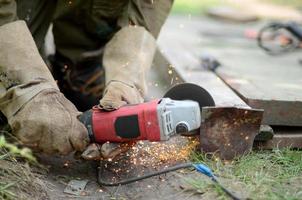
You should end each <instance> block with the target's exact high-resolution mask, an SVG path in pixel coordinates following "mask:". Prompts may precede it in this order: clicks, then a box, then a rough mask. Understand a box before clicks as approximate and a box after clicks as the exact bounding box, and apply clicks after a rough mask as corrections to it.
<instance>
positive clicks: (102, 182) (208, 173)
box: [97, 162, 240, 200]
mask: <svg viewBox="0 0 302 200" xmlns="http://www.w3.org/2000/svg"><path fill="white" fill-rule="evenodd" d="M184 168H195V169H196V166H195V165H194V164H193V163H190V162H189V163H182V164H178V165H175V166H172V167H169V168H166V169H163V170H160V171H157V172H151V173H147V174H145V175H143V176H139V177H133V178H128V179H124V180H122V181H118V182H107V181H105V180H103V179H102V178H101V177H102V176H101V175H102V168H101V169H98V173H97V174H98V176H97V181H98V183H99V184H100V185H101V186H110V187H112V186H119V185H126V184H129V183H133V182H136V181H140V180H143V179H146V178H150V177H153V176H158V175H161V174H165V173H168V172H172V171H176V170H179V169H184ZM207 170H208V171H207ZM198 171H199V172H200V173H203V174H205V175H206V176H208V177H210V178H211V180H212V181H213V182H214V183H215V184H216V185H217V186H219V187H220V188H221V189H222V190H223V191H224V192H225V193H226V194H227V195H229V196H230V197H231V198H232V199H233V200H240V198H239V197H237V196H236V195H234V194H233V193H232V192H231V191H230V190H228V189H226V188H225V187H224V186H223V185H222V184H220V182H219V181H218V179H217V177H216V176H214V174H213V173H212V171H211V170H210V169H206V171H204V172H202V170H198Z"/></svg>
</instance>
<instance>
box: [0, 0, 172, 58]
mask: <svg viewBox="0 0 302 200" xmlns="http://www.w3.org/2000/svg"><path fill="white" fill-rule="evenodd" d="M172 3H173V0H16V1H15V0H0V26H1V25H3V24H5V23H8V22H11V21H13V20H16V19H23V20H25V21H26V22H27V24H28V27H29V29H30V31H31V33H32V35H33V37H34V39H35V42H36V44H37V46H38V48H39V49H40V48H41V47H42V46H43V42H44V38H45V34H46V32H47V30H48V27H49V24H50V23H51V22H52V23H53V34H54V39H55V45H56V50H57V52H59V53H60V54H61V55H63V56H65V57H67V58H69V59H70V60H72V61H77V60H78V58H79V56H80V55H82V53H83V52H86V51H93V50H96V49H99V48H101V47H102V46H104V45H105V44H106V43H107V42H108V40H109V39H110V38H111V37H112V35H113V34H114V33H115V32H117V31H118V30H119V29H120V28H121V27H123V26H127V25H128V24H135V25H140V26H144V27H145V28H146V29H147V30H148V31H150V32H151V33H152V35H153V36H154V37H157V36H158V34H159V31H160V28H161V26H162V25H163V23H164V21H165V19H166V17H167V15H168V13H169V11H170V8H171V6H172Z"/></svg>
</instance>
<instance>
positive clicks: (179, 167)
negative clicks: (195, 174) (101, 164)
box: [98, 163, 193, 186]
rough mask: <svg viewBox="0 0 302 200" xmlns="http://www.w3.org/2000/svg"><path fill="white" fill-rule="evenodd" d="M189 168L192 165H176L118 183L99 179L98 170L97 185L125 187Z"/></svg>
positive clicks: (99, 173)
mask: <svg viewBox="0 0 302 200" xmlns="http://www.w3.org/2000/svg"><path fill="white" fill-rule="evenodd" d="M190 167H193V166H192V163H183V164H178V165H175V166H172V167H169V168H166V169H163V170H160V171H157V172H151V173H148V174H145V175H142V176H138V177H133V178H128V179H125V180H122V181H119V182H107V181H105V180H103V179H102V178H101V174H102V170H101V169H99V171H98V183H99V184H100V185H102V186H119V185H126V184H129V183H133V182H136V181H140V180H143V179H146V178H150V177H153V176H158V175H161V174H165V173H168V172H172V171H176V170H179V169H184V168H190Z"/></svg>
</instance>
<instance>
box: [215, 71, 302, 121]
mask: <svg viewBox="0 0 302 200" xmlns="http://www.w3.org/2000/svg"><path fill="white" fill-rule="evenodd" d="M266 67H267V68H272V67H273V66H270V65H268V66H266ZM297 67H298V66H297ZM238 68H239V67H238ZM242 68H245V67H242ZM256 68H257V69H258V72H254V73H253V74H252V73H251V72H250V70H249V69H246V72H244V70H241V71H240V70H238V71H236V69H234V68H232V69H230V67H225V66H223V67H221V68H218V70H217V71H216V73H217V74H218V75H219V76H220V77H221V78H222V79H223V80H224V81H225V82H226V83H227V84H228V85H229V86H230V87H232V89H233V90H234V91H236V93H237V94H239V95H240V96H241V97H242V98H243V99H244V100H245V102H246V103H247V104H248V105H250V106H251V107H252V108H259V109H264V117H263V121H262V124H269V125H286V126H302V82H301V81H302V79H301V78H300V77H297V76H296V75H293V74H292V73H294V72H291V73H290V74H291V75H289V76H288V77H287V76H283V77H282V75H281V74H282V73H283V74H287V73H286V71H287V70H289V69H288V68H284V69H280V72H279V73H280V74H279V75H274V74H273V73H272V74H271V76H274V78H271V76H268V75H267V74H263V73H261V68H258V67H256ZM299 68H301V72H298V70H297V71H296V70H293V71H296V72H295V73H300V74H302V67H300V66H299ZM235 71H236V72H235ZM272 71H274V70H272ZM300 82H301V83H300Z"/></svg>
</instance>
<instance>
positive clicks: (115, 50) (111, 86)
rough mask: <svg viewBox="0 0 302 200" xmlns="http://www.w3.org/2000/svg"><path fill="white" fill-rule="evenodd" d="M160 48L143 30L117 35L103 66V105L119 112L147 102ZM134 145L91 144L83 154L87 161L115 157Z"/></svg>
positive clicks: (130, 29)
mask: <svg viewBox="0 0 302 200" xmlns="http://www.w3.org/2000/svg"><path fill="white" fill-rule="evenodd" d="M155 49H156V42H155V39H154V37H153V36H152V35H151V34H150V33H149V32H148V31H147V30H146V29H145V28H143V27H139V26H128V27H124V28H122V29H121V30H120V31H119V32H117V33H116V34H115V35H114V36H113V38H112V39H111V40H110V41H109V42H108V44H107V45H106V47H105V51H104V56H103V66H104V69H105V74H106V76H105V78H106V85H107V86H106V88H105V90H104V94H103V98H102V99H101V100H100V106H101V107H102V108H103V109H105V110H108V111H110V110H115V109H118V108H120V107H121V106H123V105H126V104H137V103H142V102H143V101H144V99H143V97H144V95H145V94H146V92H147V84H146V75H147V73H148V70H149V69H150V67H151V65H152V61H153V57H154V53H155ZM132 145H133V144H118V143H105V144H103V145H98V144H91V145H89V147H88V148H87V149H86V150H85V151H84V152H83V154H82V157H83V158H85V159H98V158H99V157H100V155H101V157H103V158H114V157H116V156H117V155H118V154H120V153H122V152H125V151H127V150H128V149H129V148H130V147H131V146H132Z"/></svg>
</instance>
